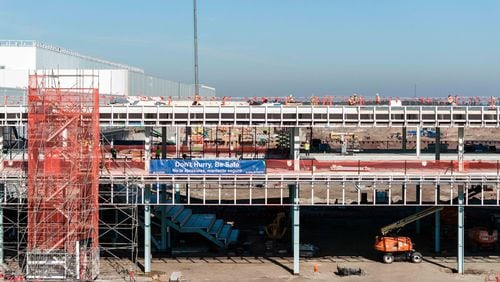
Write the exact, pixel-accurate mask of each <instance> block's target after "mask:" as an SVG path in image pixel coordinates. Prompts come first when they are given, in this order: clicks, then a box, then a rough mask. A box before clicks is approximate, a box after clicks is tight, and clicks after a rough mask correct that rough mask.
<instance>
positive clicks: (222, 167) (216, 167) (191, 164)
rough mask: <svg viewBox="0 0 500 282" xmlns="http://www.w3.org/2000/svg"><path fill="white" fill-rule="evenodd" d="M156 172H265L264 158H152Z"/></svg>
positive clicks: (151, 163)
mask: <svg viewBox="0 0 500 282" xmlns="http://www.w3.org/2000/svg"><path fill="white" fill-rule="evenodd" d="M149 171H150V173H156V174H265V173H266V162H265V161H264V160H151V162H150V168H149Z"/></svg>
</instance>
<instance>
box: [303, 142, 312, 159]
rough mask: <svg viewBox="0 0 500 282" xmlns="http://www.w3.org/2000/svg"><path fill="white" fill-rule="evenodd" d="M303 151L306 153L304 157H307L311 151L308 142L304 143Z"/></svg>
mask: <svg viewBox="0 0 500 282" xmlns="http://www.w3.org/2000/svg"><path fill="white" fill-rule="evenodd" d="M304 151H306V156H307V157H309V152H310V151H311V144H309V141H306V143H304Z"/></svg>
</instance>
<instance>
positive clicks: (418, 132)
mask: <svg viewBox="0 0 500 282" xmlns="http://www.w3.org/2000/svg"><path fill="white" fill-rule="evenodd" d="M416 135H417V136H416V137H417V146H416V151H417V152H416V153H417V157H418V158H420V126H417V130H416Z"/></svg>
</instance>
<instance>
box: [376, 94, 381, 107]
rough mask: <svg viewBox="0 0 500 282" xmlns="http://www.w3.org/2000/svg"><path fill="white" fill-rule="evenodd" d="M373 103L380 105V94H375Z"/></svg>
mask: <svg viewBox="0 0 500 282" xmlns="http://www.w3.org/2000/svg"><path fill="white" fill-rule="evenodd" d="M375 104H376V105H377V106H378V105H380V95H379V94H378V93H377V94H375Z"/></svg>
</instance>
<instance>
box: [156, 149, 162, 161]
mask: <svg viewBox="0 0 500 282" xmlns="http://www.w3.org/2000/svg"><path fill="white" fill-rule="evenodd" d="M160 155H161V150H160V146H157V147H156V151H155V157H156V159H157V160H159V159H160Z"/></svg>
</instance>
